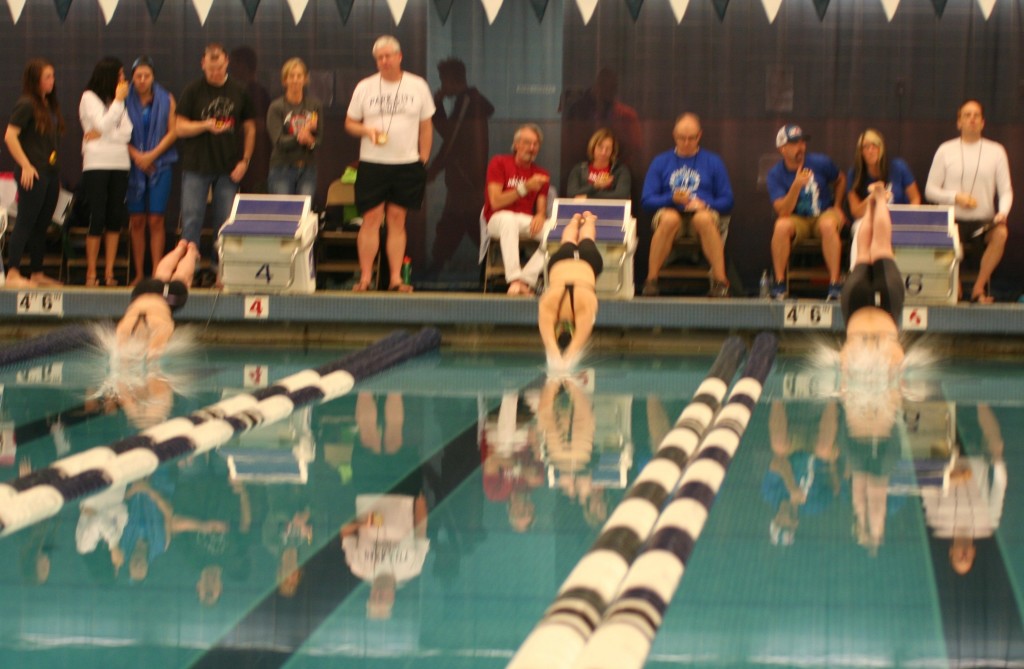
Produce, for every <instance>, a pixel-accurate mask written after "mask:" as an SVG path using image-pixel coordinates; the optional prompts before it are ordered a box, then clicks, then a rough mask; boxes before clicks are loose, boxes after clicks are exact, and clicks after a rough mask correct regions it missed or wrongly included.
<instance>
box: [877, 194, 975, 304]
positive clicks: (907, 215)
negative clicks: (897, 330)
mask: <svg viewBox="0 0 1024 669" xmlns="http://www.w3.org/2000/svg"><path fill="white" fill-rule="evenodd" d="M889 213H890V215H891V217H892V248H893V252H894V253H895V255H896V265H897V267H899V268H900V274H901V275H902V276H903V286H904V288H905V289H906V298H905V301H906V304H911V305H913V304H956V300H957V287H958V284H959V283H960V260H961V259H962V258H963V251H962V250H961V248H960V234H959V231H958V230H957V225H956V221H955V219H954V218H953V208H952V207H948V206H933V205H920V206H913V205H890V207H889Z"/></svg>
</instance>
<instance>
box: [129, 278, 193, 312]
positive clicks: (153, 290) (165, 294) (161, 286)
mask: <svg viewBox="0 0 1024 669" xmlns="http://www.w3.org/2000/svg"><path fill="white" fill-rule="evenodd" d="M140 295H159V296H160V297H162V298H164V300H165V301H166V302H167V306H169V307H170V308H171V313H174V312H175V311H177V310H178V309H181V308H182V307H183V306H185V302H186V301H187V300H188V286H186V285H185V284H184V283H182V282H181V281H169V282H166V283H165V282H163V281H161V280H160V279H143V280H142V281H140V282H139V283H138V285H136V286H135V289H134V290H132V299H131V300H130V301H131V302H134V301H135V299H136V298H138V297H139V296H140Z"/></svg>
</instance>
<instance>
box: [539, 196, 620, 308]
mask: <svg viewBox="0 0 1024 669" xmlns="http://www.w3.org/2000/svg"><path fill="white" fill-rule="evenodd" d="M630 206H631V205H630V201H629V200H573V199H568V198H560V199H557V200H555V202H554V205H553V206H552V208H551V218H550V219H549V220H548V222H547V223H546V224H545V225H544V241H543V244H542V245H543V248H544V249H545V252H546V254H547V256H548V257H550V256H551V254H552V253H554V252H555V251H557V250H558V247H559V246H560V245H561V240H562V232H563V231H564V230H565V225H566V223H568V222H569V220H570V219H572V217H573V216H574V215H575V214H582V213H583V212H585V211H589V212H591V213H593V214H594V215H595V216H597V231H596V234H595V240H594V241H595V242H596V244H597V248H598V250H599V251H600V252H601V259H602V260H603V261H604V270H603V271H602V273H601V276H599V277H597V285H596V286H595V289H596V291H597V294H598V295H600V296H602V297H620V298H624V299H631V298H632V297H633V254H634V253H636V219H635V218H633V215H632V213H631V210H630ZM545 265H546V263H545ZM544 272H545V280H546V279H547V268H546V266H545V269H544Z"/></svg>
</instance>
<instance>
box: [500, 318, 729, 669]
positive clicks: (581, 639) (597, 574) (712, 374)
mask: <svg viewBox="0 0 1024 669" xmlns="http://www.w3.org/2000/svg"><path fill="white" fill-rule="evenodd" d="M745 353H746V346H745V344H744V343H743V340H742V339H740V338H739V337H730V338H728V339H726V340H725V342H724V343H723V344H722V348H721V350H720V351H719V354H718V357H717V359H716V360H715V362H714V364H712V366H711V369H710V370H709V371H708V375H707V377H706V378H705V379H704V381H703V382H701V384H700V385H699V386H698V387H697V390H696V391H695V392H694V395H693V399H692V400H691V401H690V403H689V404H688V405H687V407H686V408H685V409H684V410H683V412H682V413H681V414H680V415H679V418H678V419H677V420H676V423H675V426H674V427H673V429H672V430H670V431H669V432H668V434H666V435H665V437H664V439H662V441H661V444H660V445H659V446H658V448H657V450H656V452H655V455H654V457H653V458H652V459H651V460H650V462H648V463H647V465H646V466H644V468H643V469H642V470H641V471H640V473H639V474H638V475H637V477H636V480H635V481H634V482H633V484H632V485H631V486H630V488H629V490H628V491H627V492H626V495H625V496H624V498H623V500H622V502H621V503H620V504H619V505H618V506H617V507H616V508H615V510H614V511H613V512H612V514H611V516H610V517H609V518H608V521H607V522H606V523H605V525H604V527H603V528H602V530H601V533H600V535H599V536H598V538H597V540H596V541H595V542H594V544H593V546H591V548H590V550H589V551H588V552H587V553H586V554H585V555H584V556H583V557H582V558H581V559H580V561H579V563H578V564H577V565H576V567H575V568H574V569H573V570H572V572H571V573H570V574H569V576H568V577H567V578H566V579H565V582H564V583H563V584H562V586H561V588H559V591H558V595H557V596H556V598H555V601H554V602H553V603H552V604H551V606H550V607H548V609H547V611H546V612H545V614H544V617H543V618H542V619H541V621H540V622H539V623H538V624H537V626H536V627H534V629H533V631H532V632H531V633H530V634H529V636H527V638H526V640H525V641H524V642H523V644H522V645H521V646H520V648H519V650H518V651H517V652H516V654H515V656H513V658H512V660H511V662H510V663H509V665H508V667H509V669H526V668H534V667H545V668H547V667H568V666H570V665H571V663H572V661H573V660H575V658H576V657H577V656H578V655H579V653H580V652H581V651H582V650H583V647H584V644H585V643H586V642H587V640H588V639H589V638H590V635H591V634H592V633H593V631H594V629H595V628H596V627H597V625H598V624H599V623H600V621H601V618H602V616H603V615H604V612H605V609H606V607H607V605H608V603H609V602H611V601H612V598H613V597H614V595H615V593H616V592H617V590H618V586H619V584H620V583H621V581H622V579H623V578H624V577H625V575H626V573H627V572H628V570H629V567H630V565H631V564H632V563H633V560H634V559H635V558H636V556H637V554H638V553H639V552H640V549H641V547H642V546H643V544H644V542H645V541H646V540H647V538H648V536H649V535H650V533H651V530H652V528H653V527H654V524H655V521H656V520H657V518H658V514H659V513H660V512H661V509H662V506H663V505H664V504H665V502H666V501H667V500H668V499H669V496H670V495H671V494H672V491H673V490H674V489H675V487H676V484H677V483H678V481H679V479H680V477H681V476H682V475H683V469H684V467H685V466H686V463H687V461H688V460H689V458H690V456H691V455H692V454H693V453H694V451H696V449H697V446H698V445H699V443H700V440H701V438H702V437H703V436H704V433H705V431H706V430H707V428H708V426H709V425H710V424H711V421H712V419H713V418H714V416H715V414H716V413H717V412H718V409H719V408H720V407H721V405H722V400H723V399H724V398H725V396H726V393H727V392H728V390H729V383H730V382H731V381H732V379H733V377H734V376H735V374H736V370H737V369H739V365H740V362H741V361H742V359H743V356H744V354H745Z"/></svg>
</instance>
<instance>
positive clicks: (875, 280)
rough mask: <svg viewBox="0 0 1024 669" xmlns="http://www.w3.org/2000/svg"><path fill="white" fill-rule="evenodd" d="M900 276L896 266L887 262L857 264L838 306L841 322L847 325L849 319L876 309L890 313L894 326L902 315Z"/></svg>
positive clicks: (886, 259) (847, 279) (901, 277)
mask: <svg viewBox="0 0 1024 669" xmlns="http://www.w3.org/2000/svg"><path fill="white" fill-rule="evenodd" d="M904 292H905V290H904V288H903V276H902V275H901V274H900V270H899V268H898V267H897V266H896V263H895V262H894V261H893V260H892V259H890V258H882V259H881V260H876V261H875V262H874V264H871V265H869V264H867V263H858V264H857V266H856V267H854V268H853V271H852V272H850V276H848V277H847V278H846V283H845V284H843V295H842V299H841V301H840V304H841V305H842V308H843V319H844V320H845V321H846V322H847V323H849V322H850V316H852V315H853V314H854V312H856V311H857V310H858V309H862V308H864V307H878V308H879V309H883V310H885V311H887V312H889V315H890V316H892V319H893V321H895V323H896V325H899V324H900V318H901V317H902V315H903V295H904Z"/></svg>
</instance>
